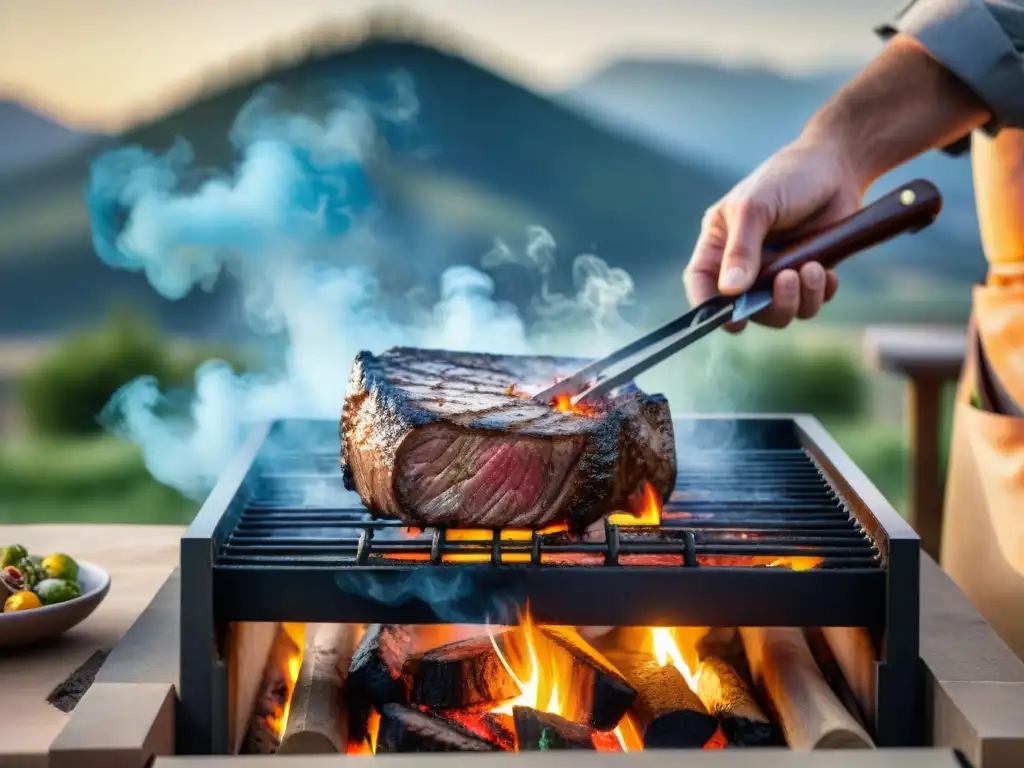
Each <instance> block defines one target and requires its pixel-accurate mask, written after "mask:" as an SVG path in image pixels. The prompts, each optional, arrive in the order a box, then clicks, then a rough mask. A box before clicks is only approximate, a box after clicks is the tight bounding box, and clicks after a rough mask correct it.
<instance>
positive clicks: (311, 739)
mask: <svg viewBox="0 0 1024 768" xmlns="http://www.w3.org/2000/svg"><path fill="white" fill-rule="evenodd" d="M358 629H359V628H358V627H357V626H356V625H352V624H321V625H319V626H318V625H312V624H310V625H307V627H306V641H305V648H304V651H303V654H302V666H300V667H299V676H298V678H297V679H296V681H295V687H294V689H293V691H292V699H291V704H290V706H289V714H288V723H287V726H286V729H285V732H284V737H283V738H282V739H281V747H280V749H279V750H278V752H279V753H281V754H332V753H343V752H345V750H346V748H347V746H348V738H349V733H348V731H349V728H348V712H347V711H346V707H345V700H344V685H345V678H346V676H347V674H348V668H349V664H350V663H351V660H352V651H353V648H354V646H355V637H356V633H357V632H358Z"/></svg>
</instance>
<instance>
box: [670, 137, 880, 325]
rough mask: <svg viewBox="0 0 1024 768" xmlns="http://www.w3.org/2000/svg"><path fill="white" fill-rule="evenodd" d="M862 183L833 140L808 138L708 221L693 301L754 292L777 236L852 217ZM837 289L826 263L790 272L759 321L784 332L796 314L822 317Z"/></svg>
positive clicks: (694, 270)
mask: <svg viewBox="0 0 1024 768" xmlns="http://www.w3.org/2000/svg"><path fill="white" fill-rule="evenodd" d="M862 183H863V180H862V179H860V178H859V177H858V176H857V175H856V174H855V173H854V171H853V168H852V167H851V166H850V164H849V162H848V161H847V160H846V159H845V158H844V157H843V155H842V152H841V148H840V147H839V146H837V145H835V144H833V143H832V142H830V141H828V140H818V139H812V138H808V139H800V140H798V141H797V142H795V143H793V144H791V145H789V146H788V147H786V148H784V149H782V150H781V151H780V152H778V153H777V154H776V155H774V156H773V157H771V158H770V159H769V160H768V161H767V162H765V163H764V164H763V165H762V166H761V167H760V168H758V169H757V170H756V171H754V173H753V174H751V175H750V176H748V177H747V178H746V179H744V180H743V181H741V182H740V183H739V184H738V185H737V186H736V187H735V188H733V190H732V191H731V192H729V194H727V195H726V196H725V197H724V198H722V199H721V200H720V201H719V202H718V203H716V204H715V205H713V206H712V207H711V208H710V209H709V210H708V212H707V214H706V215H705V216H704V221H703V224H702V226H701V233H700V238H699V239H698V240H697V246H696V248H695V249H694V253H693V257H692V258H691V259H690V263H689V266H688V267H687V269H686V272H685V273H684V281H685V284H686V293H687V297H688V298H689V300H690V304H691V305H693V306H695V305H697V304H699V303H700V302H702V301H704V300H706V299H708V298H709V297H711V296H713V295H715V294H716V293H724V294H726V295H730V296H734V295H737V294H740V293H743V292H744V291H746V290H747V289H748V288H750V287H751V286H752V285H753V283H754V281H755V279H756V278H757V275H758V273H759V272H760V270H761V265H762V262H761V257H762V250H763V248H764V243H765V240H766V239H767V240H769V242H770V241H771V237H769V236H770V235H773V236H775V237H778V236H780V235H781V236H784V237H785V238H786V239H790V238H795V237H799V236H800V235H801V234H804V233H806V232H807V231H809V230H813V229H818V228H820V227H825V226H827V225H829V224H832V223H834V222H836V221H839V220H840V219H844V218H846V217H847V216H849V215H850V214H851V213H853V212H855V211H856V210H857V208H858V207H859V204H860V197H861V185H862ZM837 287H838V282H837V280H836V276H835V274H834V273H832V272H826V271H825V269H824V268H823V267H822V266H821V265H820V264H815V263H811V264H805V265H804V266H803V267H802V268H801V269H800V271H799V273H797V272H796V271H795V270H791V269H789V270H785V271H783V272H780V273H779V275H778V276H777V277H776V278H775V282H774V285H773V297H772V298H773V302H772V306H770V307H768V308H767V309H765V310H763V311H762V312H760V313H758V314H757V315H755V316H754V318H753V319H754V321H755V322H759V323H762V324H763V325H769V326H772V327H774V328H784V327H785V326H787V325H788V324H789V323H790V321H792V320H793V318H794V317H799V318H801V319H807V318H811V317H814V316H815V315H816V314H818V312H819V311H820V310H821V307H822V305H823V304H824V303H825V302H826V301H828V300H829V299H831V298H832V296H833V295H834V294H835V292H836V288H837ZM734 330H740V329H739V328H734Z"/></svg>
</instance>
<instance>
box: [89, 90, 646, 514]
mask: <svg viewBox="0 0 1024 768" xmlns="http://www.w3.org/2000/svg"><path fill="white" fill-rule="evenodd" d="M391 85H392V87H391V89H390V92H389V94H388V97H387V98H385V99H368V98H354V97H352V96H347V95H346V96H339V97H336V98H335V99H334V100H333V101H332V103H331V104H330V108H329V109H327V110H326V111H325V113H324V114H322V115H318V116H314V115H306V114H298V113H294V112H289V111H288V110H286V109H283V108H281V107H280V105H279V99H278V98H277V96H278V94H276V93H275V92H273V91H271V92H265V93H261V94H259V95H257V96H256V97H255V98H254V99H253V100H252V101H251V102H250V103H249V104H248V105H246V107H245V108H244V109H243V110H242V112H241V113H240V114H239V116H238V118H237V120H236V122H235V124H234V126H233V128H232V130H231V133H230V136H229V138H230V141H231V144H232V146H233V148H234V149H235V151H236V152H237V156H238V157H239V158H240V160H239V162H238V164H237V167H236V168H235V169H234V170H233V172H232V173H230V174H228V175H223V174H221V175H217V176H212V177H210V176H207V177H205V178H204V177H202V176H200V175H199V172H198V169H197V168H196V167H195V163H194V155H193V151H192V149H191V147H190V146H189V145H188V144H187V143H185V142H183V141H180V142H178V143H176V144H175V145H174V146H172V147H171V149H170V150H168V151H167V152H165V153H163V154H155V153H152V152H149V151H147V150H144V149H142V148H139V147H127V148H123V149H118V150H115V151H112V152H110V153H108V154H105V155H103V156H101V157H99V158H98V159H97V160H96V162H95V163H94V165H93V167H92V169H91V175H90V179H89V183H88V187H87V204H88V208H89V212H90V216H91V221H92V227H93V240H94V245H95V248H96V251H97V253H98V254H99V256H100V258H101V259H103V260H104V261H105V262H106V263H107V264H109V265H110V266H112V267H115V268H118V269H125V270H131V271H135V272H141V273H143V274H144V275H145V276H146V278H147V279H148V281H149V282H150V284H151V285H152V287H153V288H154V290H156V291H157V292H158V293H159V294H160V295H161V296H163V297H166V298H167V299H171V300H175V299H180V298H182V297H184V296H186V295H187V294H189V293H190V292H191V291H194V290H197V289H198V290H210V289H211V288H212V287H213V286H214V285H215V284H216V283H217V281H218V280H219V279H221V278H222V276H224V275H225V274H230V275H231V276H233V277H234V278H235V279H236V280H237V281H238V284H239V285H240V286H241V287H242V290H243V295H244V300H245V310H246V313H247V321H248V323H249V325H250V327H251V328H252V330H253V331H254V332H255V333H256V334H260V335H262V337H263V338H265V339H266V343H267V348H268V349H273V350H274V351H275V352H277V353H278V355H277V359H278V361H279V362H277V363H276V364H275V365H273V366H268V367H265V368H263V369H260V370H258V371H256V372H253V373H246V374H239V373H237V372H235V371H233V370H232V369H231V367H230V366H229V365H228V364H226V363H224V362H221V361H215V360H214V361H210V362H208V363H206V364H204V365H203V366H201V367H200V368H199V369H198V370H197V371H196V375H195V382H194V387H193V389H192V391H191V393H190V394H189V396H188V398H187V405H186V407H185V408H184V409H181V408H175V407H173V406H174V405H175V404H176V403H177V402H178V400H177V398H173V397H171V396H170V394H169V393H166V392H162V391H161V390H160V389H159V387H158V385H157V382H156V381H155V380H154V379H153V378H149V377H143V378H140V379H137V380H135V381H132V382H130V383H129V384H127V385H126V386H124V387H123V388H122V389H121V390H120V391H118V392H117V393H116V394H115V396H114V397H113V399H112V400H111V402H110V403H109V404H108V406H107V407H106V409H105V410H104V412H103V413H102V414H101V421H102V423H103V424H104V425H105V426H106V427H107V428H108V429H109V430H111V431H113V432H115V433H117V434H120V435H123V436H126V437H128V438H129V439H131V440H132V441H134V442H135V443H137V444H138V445H139V446H140V447H141V449H142V452H143V456H144V458H145V461H146V464H147V466H148V468H149V470H150V472H151V473H152V474H153V476H154V477H156V478H157V479H158V480H160V481H161V482H163V483H166V484H168V485H171V486H173V487H175V488H177V489H179V490H181V491H182V492H183V493H186V494H189V495H191V496H196V497H198V496H202V495H203V494H205V493H206V492H207V491H208V490H209V488H210V487H211V485H212V482H213V481H214V479H215V478H216V477H217V476H218V475H219V474H220V473H221V472H222V471H223V470H224V468H225V465H226V463H227V462H228V461H229V460H230V458H231V457H232V455H233V453H234V452H235V451H236V450H237V448H238V446H239V444H240V442H241V440H242V439H243V438H244V435H245V432H246V425H247V424H248V423H249V422H251V421H258V420H267V419H273V418H279V417H289V416H305V417H316V418H326V419H332V420H333V419H337V418H338V415H339V414H340V410H341V405H342V400H343V397H344V387H345V383H346V381H347V378H348V373H349V368H350V365H351V362H352V359H353V357H354V355H355V354H356V353H357V352H358V351H360V350H363V349H368V350H371V351H381V350H384V349H386V348H388V347H391V346H394V345H399V344H403V345H412V346H419V347H432V348H449V349H459V350H467V351H488V352H507V353H526V352H531V351H533V352H538V351H544V352H558V351H562V352H564V351H565V346H564V345H567V348H568V349H569V350H570V351H572V352H573V353H574V354H581V353H595V352H598V351H599V350H600V348H602V347H607V345H608V344H610V343H614V341H615V340H616V336H617V332H618V331H620V330H624V329H625V327H626V326H625V323H624V321H622V319H621V317H620V316H619V313H618V307H619V306H620V305H621V304H623V303H624V302H627V301H629V299H630V297H631V294H632V281H631V280H630V278H629V276H628V275H627V274H626V273H625V272H623V271H622V270H618V269H611V268H609V267H608V265H607V264H605V263H604V262H602V261H601V260H600V259H597V258H595V257H591V256H584V257H580V258H579V259H577V260H576V262H575V265H574V267H575V269H574V271H575V275H576V278H577V288H578V293H577V294H576V295H575V296H564V295H560V294H555V293H553V292H552V291H550V290H549V289H548V287H547V282H546V279H545V278H546V276H547V275H548V274H549V273H550V271H551V268H552V265H553V260H554V242H553V240H552V239H551V236H550V235H549V234H548V233H547V232H545V231H544V230H542V229H540V228H535V229H533V230H531V232H530V233H529V235H530V236H529V246H528V248H527V250H526V253H525V254H514V253H513V252H512V250H511V249H509V248H508V247H506V246H504V245H501V244H499V245H498V246H497V247H496V248H495V250H494V251H493V252H492V253H491V254H489V255H487V256H486V257H485V258H484V259H483V264H482V266H483V267H484V268H485V269H486V268H489V267H491V266H494V265H497V264H499V263H504V262H508V261H516V260H517V261H519V263H526V264H529V265H530V266H531V268H533V269H536V270H537V271H538V273H539V274H540V275H541V277H542V279H543V280H544V288H543V290H542V292H541V295H540V296H538V297H537V303H538V304H537V306H538V314H539V316H540V318H541V319H540V321H539V322H538V323H537V325H536V327H532V328H528V327H527V326H526V324H525V323H524V321H523V320H522V318H521V317H520V316H519V315H518V314H517V313H516V311H515V309H514V308H512V307H510V306H507V305H503V304H501V303H498V302H496V301H495V300H494V299H493V293H494V287H495V286H494V282H493V280H492V278H491V277H490V276H489V275H488V274H487V273H486V272H485V271H481V270H480V269H477V268H474V267H471V266H468V265H466V266H458V267H453V268H449V269H447V270H446V271H445V272H444V273H443V274H442V275H441V276H440V285H439V296H440V299H439V301H438V302H437V303H436V304H434V305H432V306H430V305H427V304H419V305H413V306H412V307H403V318H402V321H399V320H398V319H396V318H395V316H394V315H393V313H389V309H388V306H387V302H386V301H384V300H383V299H384V298H386V297H384V296H383V295H382V289H381V284H380V281H379V279H378V276H377V275H375V274H374V271H373V269H372V268H371V267H368V266H367V264H368V263H372V259H367V258H366V255H367V254H370V253H373V252H374V250H375V249H378V248H380V247H381V245H380V238H379V237H378V236H377V234H376V233H375V232H374V222H375V221H376V220H377V217H378V215H379V214H380V212H381V211H382V209H383V206H384V202H385V201H382V200H380V199H378V198H377V196H376V194H375V191H374V189H373V187H372V185H371V183H370V181H369V178H368V174H367V172H366V165H365V162H366V159H367V157H368V155H369V154H370V153H371V151H372V150H373V148H374V147H375V145H377V144H378V143H380V142H382V141H384V140H385V139H386V138H387V136H388V135H389V132H393V131H394V130H395V129H396V128H400V127H401V126H403V125H408V124H411V123H412V122H414V120H415V114H416V101H415V96H414V93H413V90H412V88H411V87H410V85H409V82H408V80H407V79H405V78H401V77H399V78H395V80H394V81H393V83H392V84H391ZM406 258H410V259H412V258H415V255H406ZM556 328H557V329H559V330H560V332H561V335H559V334H556V333H555V332H554V329H556ZM595 331H596V332H595ZM282 340H283V343H282ZM584 341H585V342H586V343H583V342H584ZM560 343H561V344H562V345H563V347H562V348H561V349H559V348H558V347H559V344H560Z"/></svg>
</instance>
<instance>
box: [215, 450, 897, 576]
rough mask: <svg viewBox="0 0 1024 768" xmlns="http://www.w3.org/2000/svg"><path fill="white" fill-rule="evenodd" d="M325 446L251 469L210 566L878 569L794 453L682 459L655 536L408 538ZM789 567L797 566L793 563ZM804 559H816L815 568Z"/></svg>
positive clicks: (600, 529)
mask: <svg viewBox="0 0 1024 768" xmlns="http://www.w3.org/2000/svg"><path fill="white" fill-rule="evenodd" d="M328 446H329V443H328V444H327V445H324V446H322V447H321V446H318V448H319V450H318V451H316V452H315V453H313V454H312V455H311V454H309V453H304V452H298V451H275V452H273V453H270V454H267V455H265V456H263V457H261V459H259V460H257V462H256V468H262V471H255V472H254V473H252V474H251V475H250V477H249V480H248V482H247V484H246V487H245V491H244V493H245V495H246V498H247V500H246V502H245V505H244V509H243V511H242V512H241V514H240V516H239V518H238V521H237V524H236V525H235V527H234V530H233V531H232V532H231V534H230V536H229V537H227V539H226V541H225V543H224V545H223V547H222V549H221V550H220V552H219V555H218V557H217V561H216V562H217V565H218V566H219V567H248V566H259V567H261V568H274V567H289V568H292V567H300V566H304V567H325V568H326V567H333V568H338V567H345V568H352V567H356V568H358V567H359V566H367V565H372V566H374V567H387V566H394V567H408V566H409V564H410V563H420V564H422V563H428V564H448V563H458V562H490V563H495V564H497V563H501V564H504V565H519V564H522V565H534V566H537V565H559V566H571V565H591V566H592V565H616V566H637V567H644V566H685V567H693V568H706V567H744V568H747V567H751V566H761V567H786V568H795V569H797V570H800V569H803V568H805V567H806V568H810V567H812V566H813V567H814V569H815V570H822V569H844V568H881V567H882V566H881V561H880V557H879V552H878V549H877V548H876V546H875V544H874V543H873V542H872V541H871V539H870V537H868V535H867V534H866V533H865V531H864V530H863V528H862V527H861V525H860V524H859V522H858V521H857V520H856V519H855V518H854V517H853V516H852V515H851V514H850V511H849V509H848V508H847V506H846V504H845V503H844V501H843V499H842V498H840V496H839V495H838V494H837V493H836V491H835V490H834V489H833V488H832V487H831V485H830V484H829V483H828V481H827V480H826V479H825V477H824V476H823V474H822V473H821V471H820V470H819V468H818V466H817V464H816V463H815V462H814V460H813V459H812V458H811V456H810V455H809V454H808V453H807V451H806V450H804V449H803V448H799V447H793V448H779V449H771V448H751V449H735V450H726V449H717V450H702V451H700V452H699V453H696V454H694V455H691V456H688V457H685V458H683V459H682V460H681V461H680V464H679V472H678V476H677V484H676V489H675V492H674V493H673V495H672V498H671V499H670V500H669V502H668V503H667V504H666V505H665V508H664V510H663V515H662V524H661V525H660V526H658V527H640V526H624V525H615V524H612V523H609V522H607V521H605V522H604V523H603V524H598V525H596V526H594V527H592V528H591V529H590V530H588V531H587V532H586V533H584V534H582V535H579V536H570V535H569V534H567V533H564V532H527V531H505V532H501V533H500V535H499V532H494V531H486V530H481V531H476V532H474V533H471V532H468V531H449V530H445V529H442V528H437V529H427V530H423V531H418V530H410V529H408V528H406V527H405V526H404V524H403V523H401V522H400V521H396V520H374V519H373V518H371V517H370V515H369V514H368V513H367V512H366V511H365V509H364V508H363V507H362V505H361V503H360V501H359V498H358V496H357V495H356V494H354V493H351V492H349V491H346V490H345V488H344V486H343V484H342V480H341V473H340V471H339V469H338V465H337V452H336V450H331V449H330V448H329V447H328ZM791 558H798V559H797V560H792V559H791ZM808 558H814V561H813V562H812V561H811V560H809V559H808Z"/></svg>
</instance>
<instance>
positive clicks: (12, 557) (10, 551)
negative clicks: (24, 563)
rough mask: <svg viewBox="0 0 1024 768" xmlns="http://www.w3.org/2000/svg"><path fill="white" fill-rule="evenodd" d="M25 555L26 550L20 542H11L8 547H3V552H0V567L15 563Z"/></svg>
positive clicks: (26, 554)
mask: <svg viewBox="0 0 1024 768" xmlns="http://www.w3.org/2000/svg"><path fill="white" fill-rule="evenodd" d="M25 557H28V550H27V549H25V548H24V547H23V546H21V544H12V545H11V546H9V547H4V548H3V552H2V553H0V568H6V567H7V566H8V565H17V564H18V561H19V560H21V559H22V558H25Z"/></svg>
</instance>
